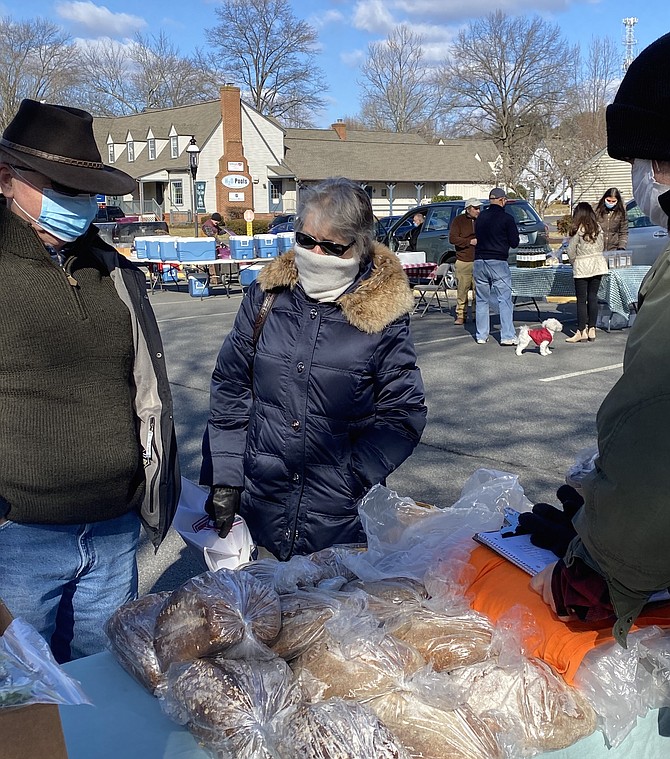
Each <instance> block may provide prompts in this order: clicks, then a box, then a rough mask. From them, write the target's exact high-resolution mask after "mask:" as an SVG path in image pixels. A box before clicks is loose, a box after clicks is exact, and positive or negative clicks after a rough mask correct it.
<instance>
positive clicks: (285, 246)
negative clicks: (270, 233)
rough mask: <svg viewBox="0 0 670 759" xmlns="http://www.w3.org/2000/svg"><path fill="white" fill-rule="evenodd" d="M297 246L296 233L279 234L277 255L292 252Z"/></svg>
mask: <svg viewBox="0 0 670 759" xmlns="http://www.w3.org/2000/svg"><path fill="white" fill-rule="evenodd" d="M294 245H295V232H279V233H278V234H277V253H279V255H281V254H282V253H286V251H288V250H291V248H292V247H293V246H294Z"/></svg>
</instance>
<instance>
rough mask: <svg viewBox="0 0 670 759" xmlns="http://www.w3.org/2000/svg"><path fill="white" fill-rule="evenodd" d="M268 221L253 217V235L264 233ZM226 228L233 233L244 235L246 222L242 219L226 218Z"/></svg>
mask: <svg viewBox="0 0 670 759" xmlns="http://www.w3.org/2000/svg"><path fill="white" fill-rule="evenodd" d="M268 224H269V222H267V221H263V220H259V219H254V221H253V233H254V234H255V235H264V234H265V233H266V232H267V231H268ZM226 229H229V230H230V231H231V232H232V233H233V234H236V235H246V233H247V222H246V221H244V219H226Z"/></svg>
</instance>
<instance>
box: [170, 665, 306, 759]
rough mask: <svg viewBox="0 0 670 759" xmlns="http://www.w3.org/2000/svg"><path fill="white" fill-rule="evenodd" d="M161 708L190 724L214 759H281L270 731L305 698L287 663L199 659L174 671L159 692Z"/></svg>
mask: <svg viewBox="0 0 670 759" xmlns="http://www.w3.org/2000/svg"><path fill="white" fill-rule="evenodd" d="M160 694H161V706H162V708H163V710H164V711H165V712H166V713H167V714H168V716H169V717H171V718H172V719H174V720H175V721H177V722H179V723H180V724H186V725H187V727H188V729H189V730H190V731H191V732H192V733H193V735H194V736H195V737H196V738H197V739H198V740H199V741H201V742H202V743H203V744H204V745H205V746H207V747H208V748H209V749H210V750H211V751H213V752H214V753H215V755H216V756H225V757H227V756H231V757H234V758H235V759H277V758H278V756H279V752H278V749H277V747H276V745H275V741H274V739H273V738H272V737H271V732H272V731H271V730H270V729H269V726H270V723H271V722H272V720H273V719H274V718H275V717H276V716H277V714H279V713H280V712H283V710H289V711H290V710H293V709H295V708H297V706H298V705H299V704H300V703H301V699H302V694H301V692H300V688H299V687H298V685H297V683H296V682H295V680H294V678H293V675H292V674H291V670H290V669H289V667H288V665H287V664H286V663H285V662H284V661H283V659H278V658H275V659H273V660H271V661H267V662H259V661H243V660H228V659H223V658H220V657H217V658H214V659H197V660H195V661H192V662H188V663H186V664H180V665H172V666H171V667H170V670H169V672H168V675H167V678H166V682H165V683H164V684H163V685H162V686H161V690H160Z"/></svg>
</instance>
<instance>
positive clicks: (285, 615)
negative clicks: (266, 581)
mask: <svg viewBox="0 0 670 759" xmlns="http://www.w3.org/2000/svg"><path fill="white" fill-rule="evenodd" d="M279 599H280V603H281V621H282V624H281V630H280V632H279V635H278V637H277V638H276V640H275V641H274V642H273V643H272V650H273V651H274V652H275V653H276V654H277V656H281V657H282V658H283V659H285V660H286V661H291V660H292V659H295V658H296V657H297V656H299V655H300V654H302V653H304V652H305V651H306V650H307V649H308V648H310V647H311V646H313V645H314V644H315V643H316V642H317V641H318V640H319V639H320V638H321V636H322V635H323V634H324V631H325V628H324V625H325V623H326V622H327V621H328V620H329V619H331V618H332V617H333V615H334V614H335V613H336V612H337V610H338V608H339V607H340V604H339V602H338V601H336V600H335V598H334V596H333V595H332V594H326V593H323V592H320V591H318V590H313V591H296V592H295V593H285V594H284V595H281V596H280V597H279Z"/></svg>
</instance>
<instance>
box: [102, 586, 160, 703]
mask: <svg viewBox="0 0 670 759" xmlns="http://www.w3.org/2000/svg"><path fill="white" fill-rule="evenodd" d="M169 596H170V593H169V591H164V592H162V593H149V594H148V595H146V596H142V597H141V598H138V599H137V600H136V601H129V602H128V603H126V604H124V605H123V606H121V607H119V608H118V609H117V610H116V611H115V612H114V614H112V616H111V617H110V618H109V619H108V620H107V623H106V625H105V633H106V634H107V638H108V639H109V644H110V648H111V650H112V653H113V654H114V656H115V657H116V659H117V660H118V662H119V663H120V664H121V666H122V667H123V668H124V669H125V670H126V672H128V674H129V675H131V676H132V677H134V678H135V680H137V681H138V682H139V683H141V684H142V685H143V686H144V687H145V688H146V689H147V690H148V691H150V692H151V693H153V692H154V690H155V688H156V686H157V685H158V683H159V682H160V680H161V677H162V676H163V673H162V671H161V666H160V663H159V661H158V656H157V655H156V650H155V648H154V631H155V628H156V620H157V619H158V615H159V614H160V612H161V611H162V609H163V606H164V604H165V601H166V600H167V599H168V598H169Z"/></svg>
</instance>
